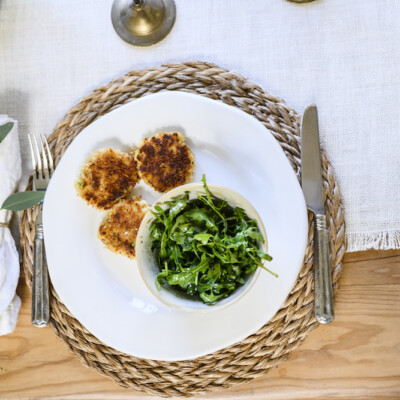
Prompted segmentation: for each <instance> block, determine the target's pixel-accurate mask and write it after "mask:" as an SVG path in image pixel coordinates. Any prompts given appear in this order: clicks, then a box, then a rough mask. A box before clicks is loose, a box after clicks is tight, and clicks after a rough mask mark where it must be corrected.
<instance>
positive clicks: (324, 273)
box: [314, 214, 335, 324]
mask: <svg viewBox="0 0 400 400" xmlns="http://www.w3.org/2000/svg"><path fill="white" fill-rule="evenodd" d="M314 240H315V243H314V246H315V248H314V282H315V283H314V284H315V288H314V293H315V302H314V306H315V310H314V311H315V318H316V320H317V321H318V322H320V323H321V324H329V323H331V322H332V321H333V319H334V316H335V313H334V307H333V288H332V278H331V268H330V263H329V244H328V230H327V229H326V216H325V215H324V214H316V215H315V235H314Z"/></svg>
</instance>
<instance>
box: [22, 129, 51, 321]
mask: <svg viewBox="0 0 400 400" xmlns="http://www.w3.org/2000/svg"><path fill="white" fill-rule="evenodd" d="M28 140H29V145H30V149H31V156H32V165H33V190H41V191H46V189H47V186H48V184H49V182H50V178H51V176H52V174H53V172H54V163H53V157H52V156H51V152H50V148H49V144H48V143H47V140H46V137H45V136H44V135H40V136H39V140H37V139H36V136H32V137H31V136H30V135H28ZM38 142H39V143H38ZM42 213H43V201H41V202H40V204H39V211H38V214H37V217H36V223H35V243H34V261H33V282H32V318H31V320H32V324H33V325H35V326H38V327H44V326H47V325H48V323H49V319H50V302H49V278H48V272H47V260H46V252H45V248H44V240H43V223H42Z"/></svg>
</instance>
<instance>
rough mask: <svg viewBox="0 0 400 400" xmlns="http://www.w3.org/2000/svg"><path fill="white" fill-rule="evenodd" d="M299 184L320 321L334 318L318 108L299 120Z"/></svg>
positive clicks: (310, 108) (327, 322)
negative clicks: (309, 226) (308, 222)
mask: <svg viewBox="0 0 400 400" xmlns="http://www.w3.org/2000/svg"><path fill="white" fill-rule="evenodd" d="M301 166H302V175H301V184H302V188H303V193H304V197H305V200H306V204H307V208H308V209H309V210H310V211H312V212H313V213H314V225H315V232H314V296H315V300H314V312H315V318H316V319H317V321H318V322H320V323H322V324H329V323H330V322H332V321H333V319H334V305H333V289H332V277H331V268H330V263H329V242H328V230H327V227H326V215H325V209H324V200H323V194H322V188H323V183H322V168H321V150H320V144H319V127H318V111H317V107H316V106H315V105H314V104H310V105H309V106H307V107H306V109H305V110H304V113H303V118H302V120H301Z"/></svg>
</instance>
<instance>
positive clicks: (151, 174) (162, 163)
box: [135, 132, 195, 193]
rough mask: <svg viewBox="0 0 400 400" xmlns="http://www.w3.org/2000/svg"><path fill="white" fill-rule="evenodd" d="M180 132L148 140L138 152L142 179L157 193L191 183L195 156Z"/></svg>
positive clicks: (159, 134)
mask: <svg viewBox="0 0 400 400" xmlns="http://www.w3.org/2000/svg"><path fill="white" fill-rule="evenodd" d="M184 142H185V138H184V136H183V135H182V134H181V133H179V132H160V133H157V135H155V136H153V137H152V138H149V139H145V140H143V142H142V143H141V144H140V146H139V147H138V148H137V150H136V155H135V157H136V161H137V164H138V169H139V175H140V177H141V178H142V179H143V180H144V181H145V182H146V183H147V184H148V185H150V186H151V187H152V188H153V189H155V190H156V191H157V192H161V193H163V192H167V191H168V190H171V189H173V188H175V187H177V186H181V185H184V184H185V183H189V182H190V180H191V179H192V175H193V171H194V166H195V165H194V156H193V154H192V152H191V151H190V148H189V147H188V146H187V145H186V144H185V143H184Z"/></svg>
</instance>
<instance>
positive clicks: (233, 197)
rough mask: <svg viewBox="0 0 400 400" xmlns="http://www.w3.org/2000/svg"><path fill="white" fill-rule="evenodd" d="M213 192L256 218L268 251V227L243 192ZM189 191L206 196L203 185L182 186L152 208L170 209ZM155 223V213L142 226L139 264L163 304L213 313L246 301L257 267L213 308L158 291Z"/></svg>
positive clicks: (216, 188)
mask: <svg viewBox="0 0 400 400" xmlns="http://www.w3.org/2000/svg"><path fill="white" fill-rule="evenodd" d="M208 187H209V189H210V191H211V193H212V194H214V195H215V196H217V197H219V198H222V199H224V200H226V201H227V203H228V204H229V205H230V206H231V207H234V208H236V207H241V208H243V209H244V211H245V213H246V214H247V216H248V217H249V218H251V219H255V220H256V221H257V224H258V228H259V230H260V232H261V234H262V236H263V237H264V243H260V244H259V245H260V248H261V249H262V250H263V251H264V252H267V234H266V232H265V227H264V224H263V222H262V220H261V218H260V216H259V215H258V213H257V211H256V210H255V208H254V207H253V206H252V205H251V204H250V203H249V202H248V201H247V200H246V199H245V198H244V197H243V196H241V195H240V194H239V193H237V192H235V191H233V190H231V189H228V188H226V187H223V186H217V185H208ZM185 192H188V193H189V199H193V198H196V197H197V194H198V193H201V194H205V190H204V188H203V184H202V183H190V184H187V185H183V186H180V187H178V188H175V189H172V190H171V191H169V192H168V193H166V194H164V195H163V196H161V197H160V199H159V200H158V202H157V203H156V204H155V205H154V206H153V207H152V208H151V210H153V211H154V207H155V206H157V205H158V206H160V207H162V208H163V209H166V208H167V207H168V206H167V205H165V204H164V203H165V202H166V201H168V200H171V199H172V198H174V197H177V196H180V195H182V194H184V193H185ZM153 220H154V216H153V214H152V213H151V212H150V211H148V212H147V213H146V215H145V216H144V218H143V221H142V223H141V225H140V228H139V231H138V235H137V239H136V261H137V265H138V268H139V271H140V274H141V276H142V278H143V280H144V282H145V284H146V286H147V287H148V289H149V290H150V292H151V293H152V294H153V295H154V296H155V297H156V298H157V299H158V300H159V301H161V302H162V303H164V304H166V305H168V306H170V307H174V308H176V309H180V310H185V311H201V312H209V311H214V310H217V309H221V308H223V307H227V306H228V305H231V304H233V303H234V302H236V301H238V300H239V299H240V298H242V297H243V296H244V295H245V294H246V293H247V292H248V291H249V290H250V289H251V287H252V286H253V284H254V283H255V281H256V279H257V277H258V276H259V273H260V268H257V269H256V270H255V271H254V272H253V273H252V274H251V275H250V276H249V277H248V278H247V280H246V283H245V284H244V285H243V286H241V287H239V288H238V289H236V290H235V291H234V292H233V293H232V294H231V295H230V296H229V297H227V298H226V299H223V300H220V301H219V302H217V303H215V304H212V305H209V304H205V303H203V302H202V301H201V300H197V299H194V298H192V297H191V296H189V295H186V294H185V293H183V292H181V291H178V290H176V289H174V288H172V287H166V286H163V287H162V289H161V290H158V289H157V287H156V284H155V279H156V276H157V275H158V273H159V272H160V270H159V267H158V263H157V259H156V256H155V254H154V253H153V252H152V251H151V237H150V233H149V228H150V225H151V222H152V221H153Z"/></svg>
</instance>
